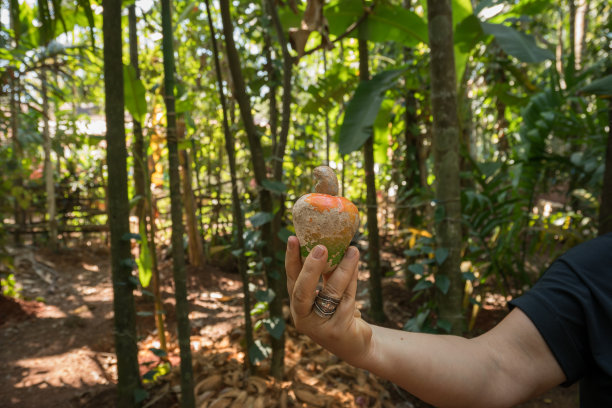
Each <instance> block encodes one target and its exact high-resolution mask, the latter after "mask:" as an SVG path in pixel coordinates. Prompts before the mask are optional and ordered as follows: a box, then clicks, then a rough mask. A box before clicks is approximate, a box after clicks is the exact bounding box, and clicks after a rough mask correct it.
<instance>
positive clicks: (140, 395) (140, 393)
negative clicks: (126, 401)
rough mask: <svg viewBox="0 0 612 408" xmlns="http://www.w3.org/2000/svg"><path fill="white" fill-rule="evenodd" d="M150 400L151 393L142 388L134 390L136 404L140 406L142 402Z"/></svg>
mask: <svg viewBox="0 0 612 408" xmlns="http://www.w3.org/2000/svg"><path fill="white" fill-rule="evenodd" d="M147 398H149V393H148V392H147V391H145V390H143V389H142V388H136V389H134V403H136V404H137V405H139V404H140V403H141V402H142V401H144V400H146V399H147Z"/></svg>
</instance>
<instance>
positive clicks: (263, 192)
mask: <svg viewBox="0 0 612 408" xmlns="http://www.w3.org/2000/svg"><path fill="white" fill-rule="evenodd" d="M220 6H221V19H222V21H223V34H224V37H225V45H226V50H227V59H228V62H229V68H230V72H231V76H232V80H233V82H234V89H235V95H234V96H235V98H236V100H237V101H238V107H239V109H240V115H241V116H242V122H243V124H244V128H245V131H246V134H247V139H248V141H249V148H250V150H251V162H252V164H253V172H254V173H255V181H256V182H257V186H258V188H259V205H260V210H261V211H262V212H265V213H270V214H273V213H274V207H273V202H272V195H271V194H270V191H269V190H267V189H265V188H264V182H265V181H266V180H267V176H266V165H265V158H264V154H263V150H262V147H261V141H260V139H259V134H258V132H257V129H256V128H255V122H254V121H253V114H252V111H251V102H250V100H249V96H248V95H247V93H246V86H245V84H244V78H243V76H242V70H241V68H240V58H239V56H238V51H237V50H236V44H235V43H234V37H233V33H234V27H233V23H232V19H231V14H230V5H229V1H228V0H221V1H220ZM272 231H273V229H272V223H270V222H268V223H266V224H264V225H263V226H262V227H261V233H262V234H261V235H262V240H263V241H264V242H266V243H267V245H265V246H264V248H263V256H264V258H268V259H272V260H273V259H274V248H273V245H274V239H275V237H274V236H273V233H272ZM264 264H265V263H264ZM265 269H266V278H267V280H268V287H269V288H271V289H272V290H274V292H275V293H276V294H277V296H275V297H274V299H273V300H272V301H271V302H270V304H269V310H270V318H271V319H275V320H277V321H281V320H282V319H283V313H282V312H283V310H282V307H283V297H282V293H284V292H285V291H286V289H285V290H283V288H282V279H281V277H282V274H279V273H278V271H275V270H274V269H272V268H271V267H270V265H266V266H265ZM279 319H280V320H279ZM271 343H272V364H271V374H272V375H273V376H274V377H275V378H278V379H280V378H282V377H283V370H284V357H285V334H284V332H283V334H282V335H281V337H280V338H279V339H276V338H274V337H272V338H271Z"/></svg>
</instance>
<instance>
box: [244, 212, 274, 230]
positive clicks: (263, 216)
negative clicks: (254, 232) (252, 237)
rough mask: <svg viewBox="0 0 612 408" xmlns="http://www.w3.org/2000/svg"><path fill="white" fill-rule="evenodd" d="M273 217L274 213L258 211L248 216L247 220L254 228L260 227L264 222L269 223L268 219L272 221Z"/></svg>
mask: <svg viewBox="0 0 612 408" xmlns="http://www.w3.org/2000/svg"><path fill="white" fill-rule="evenodd" d="M273 218H274V214H272V213H269V212H258V213H257V214H255V215H253V216H252V217H250V218H249V221H251V225H253V227H254V228H257V227H261V226H262V225H264V224H267V223H269V222H270V221H272V219H273Z"/></svg>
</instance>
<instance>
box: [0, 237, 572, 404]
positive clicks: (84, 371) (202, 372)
mask: <svg viewBox="0 0 612 408" xmlns="http://www.w3.org/2000/svg"><path fill="white" fill-rule="evenodd" d="M161 266H162V279H163V281H164V282H165V285H164V287H163V298H164V307H165V310H166V318H167V323H168V329H167V330H168V332H167V335H168V339H169V358H170V361H171V362H172V364H173V366H174V367H175V368H173V369H172V371H171V372H170V374H169V375H167V376H166V377H165V378H164V379H162V380H161V381H159V382H158V383H157V384H147V385H145V386H146V388H147V389H148V391H149V395H150V398H149V400H148V401H147V402H146V403H145V404H146V405H147V406H148V407H174V406H178V404H177V392H178V390H179V387H178V375H177V369H176V367H177V366H178V350H177V348H176V347H177V346H176V341H175V337H174V335H173V334H172V333H173V332H174V331H175V326H174V322H175V319H174V300H173V290H172V285H171V280H170V275H171V274H170V271H169V265H168V264H164V263H162V265H161ZM16 271H17V273H16V275H17V276H16V277H17V280H18V282H20V283H21V284H22V285H23V290H22V292H21V293H22V296H23V298H24V299H30V300H24V299H16V300H15V299H9V298H4V297H1V296H0V365H1V366H2V367H3V370H2V373H1V374H0V375H2V381H0V401H1V403H0V405H1V406H2V407H7V408H8V407H19V408H34V407H36V408H38V407H87V408H101V407H112V406H114V398H115V388H114V384H115V382H116V359H115V356H114V354H113V341H114V340H113V330H112V317H113V310H112V309H113V308H112V287H111V284H110V266H109V254H108V251H107V250H106V249H105V248H103V247H99V248H92V247H80V248H74V249H65V250H62V251H61V252H59V253H51V252H48V251H45V250H39V249H35V248H22V249H20V250H19V251H18V254H17V257H16ZM189 273H190V276H191V278H190V282H189V300H190V303H191V305H192V312H191V314H190V318H191V323H192V348H193V355H194V372H195V378H196V393H197V398H198V403H199V406H202V407H210V408H214V407H227V406H230V405H231V404H233V405H231V406H235V407H240V406H245V407H246V406H254V407H259V406H261V407H264V406H279V407H292V406H296V407H310V406H346V407H376V406H381V407H403V408H408V407H415V408H417V407H427V406H428V405H426V404H424V403H423V402H421V401H419V400H418V399H416V398H414V397H412V396H411V395H409V394H408V393H406V392H405V391H403V390H401V389H399V388H397V387H395V386H394V385H393V384H390V383H388V382H386V381H384V380H382V379H379V378H376V377H375V376H372V375H369V374H368V373H366V372H364V371H362V370H357V369H354V368H352V367H350V366H348V365H347V364H345V363H343V362H341V361H338V360H337V359H336V358H335V357H334V356H332V355H330V354H329V353H327V352H326V351H324V350H322V349H321V348H320V347H319V346H317V345H316V344H314V343H312V342H311V341H310V340H309V339H308V338H306V337H304V336H302V335H300V334H298V333H297V332H295V330H293V328H292V327H291V326H290V325H289V326H288V329H287V333H288V339H287V356H286V361H287V365H286V366H287V369H286V372H287V381H282V382H279V381H273V380H271V379H270V378H269V377H268V376H267V373H268V367H267V365H266V363H265V362H264V363H262V364H261V365H260V367H259V368H258V371H257V374H256V375H255V376H251V377H247V376H245V373H244V370H243V369H242V362H243V361H244V352H243V350H242V346H241V339H242V337H243V328H242V310H243V309H242V295H241V283H240V280H239V278H238V276H237V275H234V274H231V273H225V272H222V271H219V270H214V269H211V268H210V267H209V268H206V269H205V270H190V271H189ZM366 288H367V272H366V271H363V273H362V275H361V276H360V290H359V294H360V295H359V297H360V301H361V302H362V304H363V305H364V307H367V290H366ZM384 292H385V302H386V303H385V311H386V313H387V316H390V317H391V318H392V320H391V321H390V322H389V323H388V326H390V327H396V328H400V327H401V326H402V324H403V322H405V321H406V319H407V318H409V317H410V313H412V312H413V311H412V310H411V307H410V302H409V299H410V297H411V294H410V293H409V292H408V291H407V290H406V289H405V288H404V286H403V284H402V280H401V279H397V278H387V279H386V280H385V283H384ZM36 298H38V299H39V300H44V302H40V301H36V300H31V299H36ZM136 306H137V310H139V311H145V312H146V311H149V310H152V306H151V303H150V300H149V298H148V297H147V296H143V295H142V294H139V293H137V297H136ZM505 313H506V310H505V309H504V306H503V305H500V304H498V303H496V302H491V304H485V308H484V310H483V311H482V312H481V313H480V314H479V317H478V320H477V322H476V330H475V331H476V332H482V331H484V330H487V329H489V328H490V327H492V326H493V325H495V324H496V323H497V322H498V321H499V320H500V319H501V318H503V316H504V315H505ZM263 331H264V330H260V331H259V332H258V334H257V336H258V338H262V339H263V337H262V336H263ZM138 335H139V350H140V352H139V359H140V361H141V372H142V373H145V372H147V371H148V370H149V368H150V367H151V366H152V365H151V363H153V366H154V365H155V363H156V362H157V361H158V359H157V357H155V356H154V355H153V354H152V353H151V352H150V351H149V348H150V347H156V346H158V345H157V343H156V337H155V334H154V324H153V318H152V317H151V316H139V317H138ZM577 401H578V400H577V388H576V387H570V388H569V389H565V388H560V387H559V388H555V389H553V390H551V391H550V392H548V393H546V394H544V395H542V396H540V397H537V398H535V399H534V400H532V401H529V402H527V403H524V404H521V405H519V406H518V407H520V408H543V407H558V408H569V407H577V406H578V402H577Z"/></svg>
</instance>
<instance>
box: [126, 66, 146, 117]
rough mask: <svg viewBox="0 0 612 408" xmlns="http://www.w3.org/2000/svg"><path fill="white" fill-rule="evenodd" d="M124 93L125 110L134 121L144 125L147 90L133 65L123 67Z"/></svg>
mask: <svg viewBox="0 0 612 408" xmlns="http://www.w3.org/2000/svg"><path fill="white" fill-rule="evenodd" d="M123 91H124V94H125V108H126V109H127V110H128V112H130V115H132V117H133V118H134V120H136V121H137V122H140V123H142V122H143V121H144V118H145V115H146V114H147V99H146V98H145V94H146V90H145V87H144V85H143V84H142V81H141V80H140V79H138V78H137V77H136V70H135V69H134V67H133V66H131V65H125V64H124V65H123Z"/></svg>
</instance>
